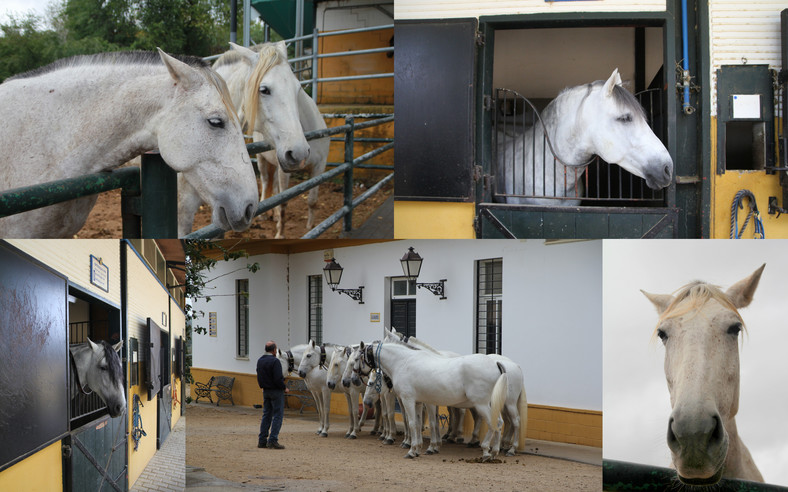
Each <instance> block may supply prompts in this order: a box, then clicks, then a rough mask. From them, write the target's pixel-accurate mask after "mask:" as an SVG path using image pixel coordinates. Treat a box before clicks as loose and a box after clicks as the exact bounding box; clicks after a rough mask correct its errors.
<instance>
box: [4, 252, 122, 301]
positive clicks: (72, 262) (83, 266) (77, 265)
mask: <svg viewBox="0 0 788 492" xmlns="http://www.w3.org/2000/svg"><path fill="white" fill-rule="evenodd" d="M8 242H10V243H11V244H13V245H14V246H16V247H17V248H19V249H21V250H22V251H24V252H26V253H27V254H29V255H30V256H32V257H34V258H35V259H37V260H39V261H40V262H42V263H44V264H46V265H48V266H49V267H51V268H53V269H55V270H57V271H58V272H60V273H61V274H63V275H65V276H67V277H68V280H69V281H70V282H73V283H75V284H77V285H79V286H80V287H82V288H84V289H85V290H87V291H88V292H91V293H92V294H94V295H96V296H98V297H101V298H102V299H106V300H108V301H109V302H112V303H114V304H116V305H120V243H119V241H118V240H117V239H9V240H8ZM90 255H93V256H95V257H97V258H101V260H102V262H103V264H104V265H106V266H107V268H108V269H109V292H105V291H104V290H102V289H100V288H98V287H96V286H95V285H93V284H91V283H90Z"/></svg>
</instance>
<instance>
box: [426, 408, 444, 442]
mask: <svg viewBox="0 0 788 492" xmlns="http://www.w3.org/2000/svg"><path fill="white" fill-rule="evenodd" d="M424 406H425V408H426V409H427V415H428V416H429V419H430V445H429V447H428V448H427V454H438V453H440V451H441V433H440V420H439V419H438V407H437V406H436V405H424Z"/></svg>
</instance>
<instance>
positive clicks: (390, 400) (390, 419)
mask: <svg viewBox="0 0 788 492" xmlns="http://www.w3.org/2000/svg"><path fill="white" fill-rule="evenodd" d="M394 402H395V398H394V395H393V394H392V393H390V392H389V393H388V394H386V401H385V407H386V408H385V409H384V411H385V413H386V423H387V426H386V427H387V432H386V439H385V440H384V442H385V443H386V444H394V441H395V440H396V438H397V420H396V417H395V412H394ZM381 407H383V405H381Z"/></svg>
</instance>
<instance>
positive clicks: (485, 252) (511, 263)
mask: <svg viewBox="0 0 788 492" xmlns="http://www.w3.org/2000/svg"><path fill="white" fill-rule="evenodd" d="M408 246H413V247H414V248H415V250H416V251H417V252H418V253H419V254H420V255H421V256H422V257H423V258H424V263H423V265H422V271H421V274H420V276H419V281H420V282H435V281H438V280H440V279H442V278H445V279H447V282H446V296H447V297H448V299H446V300H440V299H439V298H438V297H437V296H435V295H433V294H432V293H430V292H428V291H427V290H426V289H418V291H417V301H416V319H417V321H416V335H417V337H418V338H420V339H423V340H424V341H426V342H427V343H430V344H431V345H433V346H435V347H436V348H439V349H444V350H452V351H455V352H459V353H461V354H468V353H472V352H473V350H474V319H475V311H474V310H475V294H474V293H475V267H476V264H475V262H476V260H482V259H488V258H498V257H501V258H503V330H502V340H503V355H506V356H508V357H510V358H511V359H513V360H514V361H515V362H517V363H518V364H520V366H521V367H522V368H523V371H524V374H525V378H526V390H527V391H528V401H529V402H530V403H535V404H542V405H552V406H559V407H568V408H580V409H587V410H602V396H601V395H602V355H601V354H602V297H601V287H602V262H601V259H602V243H601V241H582V242H568V243H556V244H545V243H544V241H542V240H527V241H511V240H501V241H497V240H485V241H472V240H468V241H463V240H424V241H418V240H417V241H392V242H386V243H377V244H369V245H363V246H355V247H341V248H334V250H333V254H334V257H335V258H336V261H337V262H338V263H339V264H341V265H342V267H343V268H344V273H343V276H342V281H341V283H340V288H344V289H348V288H357V287H359V286H361V285H363V286H364V304H358V302H356V301H353V300H352V299H351V298H350V297H348V296H346V295H340V294H337V293H334V292H331V290H330V289H329V288H328V286H327V285H326V284H325V281H323V341H324V342H333V343H339V344H353V343H358V342H359V341H361V340H364V341H372V340H375V339H380V338H381V337H382V334H383V327H384V326H388V323H387V322H386V320H387V319H388V304H389V300H388V299H389V297H388V295H389V292H388V289H387V283H388V279H389V278H390V277H400V276H402V269H401V267H400V262H399V259H400V258H401V257H402V255H404V254H405V252H406V251H407V248H408ZM253 261H257V262H259V263H260V266H261V268H260V271H259V272H258V273H256V274H249V273H248V272H246V270H245V269H244V270H243V271H239V272H236V273H233V274H231V275H227V276H225V277H222V278H221V279H219V280H217V281H215V282H212V285H213V284H215V285H216V289H215V291H216V293H217V294H218V293H221V294H228V293H234V292H235V290H234V289H235V283H234V280H235V279H236V278H249V279H250V282H249V283H250V318H251V319H252V320H253V323H252V325H251V326H250V357H249V360H238V359H236V357H235V304H234V296H223V297H218V296H217V297H214V298H213V300H212V301H211V302H209V303H204V302H200V303H198V308H199V309H201V310H203V311H205V312H206V318H205V319H204V320H203V321H202V322H200V323H199V324H200V325H202V326H206V327H207V325H208V321H207V312H208V311H217V312H218V337H216V338H212V337H209V336H208V335H194V337H193V340H194V341H193V354H194V366H195V367H200V368H209V369H218V370H226V371H234V372H242V373H250V374H253V373H254V372H255V362H256V360H257V358H258V357H259V356H260V355H262V353H263V345H264V344H265V342H266V341H267V340H269V339H273V340H276V341H277V343H278V344H279V345H280V347H282V348H285V347H287V346H290V345H297V344H299V343H305V342H306V341H307V314H308V313H307V305H308V304H307V277H308V276H309V275H321V276H322V269H323V266H324V265H325V263H324V261H323V251H315V252H309V253H298V254H293V255H289V256H286V255H275V254H268V255H262V256H255V257H251V258H249V259H248V260H238V261H235V262H232V263H230V264H222V263H220V264H219V266H218V267H217V269H216V270H215V271H214V273H213V274H212V276H216V275H219V274H221V273H224V272H227V271H230V270H235V269H236V268H238V267H239V266H243V265H241V263H243V264H245V263H247V262H253ZM370 313H380V316H381V321H380V322H371V321H370Z"/></svg>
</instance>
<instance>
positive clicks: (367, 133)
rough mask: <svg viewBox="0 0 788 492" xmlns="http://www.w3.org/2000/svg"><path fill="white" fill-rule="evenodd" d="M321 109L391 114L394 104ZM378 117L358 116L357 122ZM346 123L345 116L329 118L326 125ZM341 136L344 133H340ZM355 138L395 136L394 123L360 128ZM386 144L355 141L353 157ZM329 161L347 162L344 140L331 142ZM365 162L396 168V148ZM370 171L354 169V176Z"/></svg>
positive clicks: (337, 111) (328, 111)
mask: <svg viewBox="0 0 788 492" xmlns="http://www.w3.org/2000/svg"><path fill="white" fill-rule="evenodd" d="M320 111H321V112H323V113H339V114H363V113H385V114H391V113H393V112H394V107H393V106H364V107H358V106H349V107H346V106H342V107H339V106H331V107H327V106H321V107H320ZM372 119H377V118H356V119H355V122H356V123H362V122H364V121H370V120H372ZM344 124H345V119H344V118H327V119H326V125H327V126H328V127H329V128H331V127H334V126H342V125H344ZM339 136H340V137H341V136H342V135H339ZM355 138H394V123H386V124H384V125H378V126H373V127H372V128H366V129H364V130H359V131H357V132H356V133H355ZM383 145H385V144H384V143H380V142H354V144H353V157H354V158H356V157H360V156H362V155H363V154H366V153H367V152H370V151H372V150H375V149H377V148H378V147H382V146H383ZM328 162H345V144H344V142H331V148H330V152H329V154H328ZM363 164H379V165H384V166H392V171H393V170H394V167H393V166H394V149H392V150H387V151H386V152H383V153H382V154H380V155H377V156H375V157H374V158H372V159H370V160H368V161H365V162H364V163H363ZM376 172H377V173H386V174H388V172H389V171H376ZM369 173H370V171H369V170H366V169H356V170H354V171H353V175H354V176H365V175H367V174H369Z"/></svg>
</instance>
